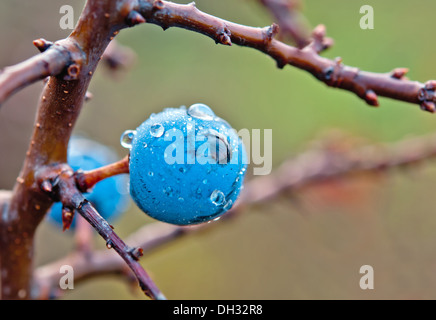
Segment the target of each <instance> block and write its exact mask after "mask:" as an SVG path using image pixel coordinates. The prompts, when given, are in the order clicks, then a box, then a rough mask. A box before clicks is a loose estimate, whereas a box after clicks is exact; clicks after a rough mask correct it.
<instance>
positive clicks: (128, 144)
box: [120, 130, 136, 149]
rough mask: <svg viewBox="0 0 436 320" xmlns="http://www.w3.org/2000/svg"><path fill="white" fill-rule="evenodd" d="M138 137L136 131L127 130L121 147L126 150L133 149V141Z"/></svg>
mask: <svg viewBox="0 0 436 320" xmlns="http://www.w3.org/2000/svg"><path fill="white" fill-rule="evenodd" d="M135 136H136V130H126V131H124V132H123V134H122V135H121V138H120V143H121V146H123V147H124V148H126V149H132V141H133V139H134V138H135Z"/></svg>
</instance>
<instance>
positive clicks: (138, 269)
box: [36, 164, 165, 300]
mask: <svg viewBox="0 0 436 320" xmlns="http://www.w3.org/2000/svg"><path fill="white" fill-rule="evenodd" d="M36 179H37V183H38V185H40V187H41V189H42V190H44V191H45V192H46V193H47V195H48V196H50V197H51V198H52V199H54V200H59V201H60V202H62V206H63V209H68V212H74V211H75V212H78V213H79V214H80V215H81V216H82V217H83V218H85V220H86V221H88V223H89V224H90V225H91V226H92V227H93V228H94V229H95V230H96V231H97V232H98V234H99V235H100V236H101V237H102V238H103V239H104V240H105V241H106V246H107V248H108V249H112V248H113V249H114V250H115V251H116V252H117V253H118V255H119V256H120V257H121V258H122V259H123V260H124V262H125V263H126V264H127V265H128V266H129V268H130V269H131V270H132V271H133V273H134V274H135V276H136V278H137V280H138V282H139V285H140V287H141V289H142V290H143V291H144V293H145V294H146V295H147V296H149V297H150V298H152V299H157V300H164V299H165V296H164V295H163V294H162V292H160V290H159V289H158V288H157V286H156V285H155V284H154V282H153V281H152V280H151V278H150V277H149V275H148V274H147V272H146V271H145V270H144V269H143V268H142V266H141V264H140V263H139V258H140V257H141V256H142V249H141V248H134V247H129V246H128V245H126V243H125V242H124V241H123V240H122V239H121V238H120V237H119V236H118V235H117V234H116V233H115V232H114V230H113V227H112V226H111V225H109V224H108V223H107V221H106V220H105V219H104V218H103V217H102V216H101V215H100V214H99V213H98V212H97V210H95V208H94V207H93V206H92V205H91V203H90V202H89V201H88V200H86V199H85V198H84V196H83V195H82V193H81V192H80V191H79V190H78V189H77V187H76V180H75V177H74V172H73V170H72V169H71V168H70V167H69V166H68V165H66V164H60V165H52V166H47V167H44V168H42V169H41V170H40V171H39V172H38V174H37V177H36Z"/></svg>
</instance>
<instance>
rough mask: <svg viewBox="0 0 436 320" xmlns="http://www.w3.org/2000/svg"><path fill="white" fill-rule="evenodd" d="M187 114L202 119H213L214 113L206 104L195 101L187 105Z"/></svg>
mask: <svg viewBox="0 0 436 320" xmlns="http://www.w3.org/2000/svg"><path fill="white" fill-rule="evenodd" d="M188 114H189V115H190V116H191V117H194V118H198V119H202V120H213V118H214V117H215V113H213V111H212V109H211V108H209V107H208V106H207V105H205V104H202V103H196V104H193V105H192V106H190V107H189V109H188Z"/></svg>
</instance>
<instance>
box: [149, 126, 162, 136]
mask: <svg viewBox="0 0 436 320" xmlns="http://www.w3.org/2000/svg"><path fill="white" fill-rule="evenodd" d="M164 131H165V128H164V127H163V125H161V124H160V123H155V124H153V125H152V126H151V128H150V134H151V135H152V136H153V137H156V138H159V137H161V136H162V135H163V134H164Z"/></svg>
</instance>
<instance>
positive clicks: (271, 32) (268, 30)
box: [264, 23, 280, 45]
mask: <svg viewBox="0 0 436 320" xmlns="http://www.w3.org/2000/svg"><path fill="white" fill-rule="evenodd" d="M279 31H280V27H279V25H278V24H276V23H273V24H272V25H270V26H269V27H265V28H264V34H265V45H268V44H269V43H271V41H272V39H274V37H275V36H276V35H277V34H278V33H279Z"/></svg>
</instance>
